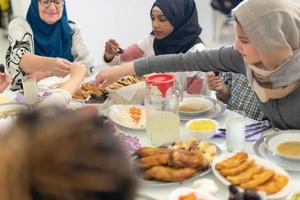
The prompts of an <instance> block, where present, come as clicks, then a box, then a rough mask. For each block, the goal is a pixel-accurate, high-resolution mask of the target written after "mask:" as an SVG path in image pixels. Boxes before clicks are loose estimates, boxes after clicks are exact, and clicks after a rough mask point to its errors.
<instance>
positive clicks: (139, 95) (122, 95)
mask: <svg viewBox="0 0 300 200" xmlns="http://www.w3.org/2000/svg"><path fill="white" fill-rule="evenodd" d="M108 91H109V96H110V97H111V99H112V100H113V102H114V103H115V104H140V103H142V102H144V99H145V94H146V83H145V81H141V82H139V83H136V84H133V85H129V86H126V87H121V88H119V89H114V90H111V89H108Z"/></svg>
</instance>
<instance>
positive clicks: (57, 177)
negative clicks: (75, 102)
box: [0, 107, 136, 200]
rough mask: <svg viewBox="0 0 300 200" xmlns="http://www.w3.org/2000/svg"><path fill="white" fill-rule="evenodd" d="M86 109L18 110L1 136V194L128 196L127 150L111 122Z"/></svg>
mask: <svg viewBox="0 0 300 200" xmlns="http://www.w3.org/2000/svg"><path fill="white" fill-rule="evenodd" d="M91 109H92V108H90V109H87V108H86V109H81V110H77V111H69V110H63V109H60V108H57V107H51V108H42V109H39V110H35V111H31V112H28V113H23V114H21V115H20V117H19V118H18V119H17V121H16V122H15V123H14V125H13V126H12V127H11V128H10V129H9V130H8V132H7V134H4V135H3V136H1V137H0V146H1V151H0V163H1V164H0V185H1V187H0V199H1V200H21V199H22V200H50V199H51V200H97V199H99V200H131V199H133V198H134V193H135V183H136V182H135V179H134V178H133V175H132V172H131V170H130V165H129V161H128V159H127V156H126V153H125V152H124V150H123V149H122V147H121V146H120V144H119V143H118V142H117V140H116V138H114V136H113V134H112V132H113V131H114V130H113V128H112V125H111V124H110V122H109V121H108V120H107V119H106V118H105V117H103V116H100V117H99V116H97V114H96V111H95V110H91ZM120 163H122V165H121V166H120Z"/></svg>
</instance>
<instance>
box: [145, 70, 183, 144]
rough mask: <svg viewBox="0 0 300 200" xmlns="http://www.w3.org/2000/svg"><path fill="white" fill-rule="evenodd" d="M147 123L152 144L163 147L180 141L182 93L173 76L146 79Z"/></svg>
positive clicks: (151, 76)
mask: <svg viewBox="0 0 300 200" xmlns="http://www.w3.org/2000/svg"><path fill="white" fill-rule="evenodd" d="M146 85H147V86H146V99H145V105H146V122H147V129H146V132H147V135H148V137H149V138H150V141H151V144H152V145H154V146H161V145H164V144H169V143H172V142H174V141H176V140H179V139H180V119H179V115H178V110H179V98H180V91H179V89H178V87H177V84H176V78H175V76H174V75H172V74H152V75H149V76H147V77H146Z"/></svg>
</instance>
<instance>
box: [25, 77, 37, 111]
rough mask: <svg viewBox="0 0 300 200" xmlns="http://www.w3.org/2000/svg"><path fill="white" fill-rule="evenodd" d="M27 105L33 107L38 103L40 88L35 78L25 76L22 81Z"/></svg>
mask: <svg viewBox="0 0 300 200" xmlns="http://www.w3.org/2000/svg"><path fill="white" fill-rule="evenodd" d="M22 84H23V91H24V98H25V103H26V104H28V105H30V106H33V105H34V104H36V103H37V102H38V100H39V99H38V87H37V84H36V79H35V77H33V76H24V78H23V80H22Z"/></svg>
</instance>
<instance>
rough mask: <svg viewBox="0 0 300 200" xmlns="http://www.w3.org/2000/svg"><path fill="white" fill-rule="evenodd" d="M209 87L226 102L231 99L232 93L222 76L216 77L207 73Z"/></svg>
mask: <svg viewBox="0 0 300 200" xmlns="http://www.w3.org/2000/svg"><path fill="white" fill-rule="evenodd" d="M207 85H208V87H209V89H211V90H214V91H216V92H217V97H218V98H219V99H220V100H222V101H223V102H226V101H227V100H228V99H229V96H230V91H229V89H228V87H227V86H226V85H225V84H224V79H223V78H222V77H220V76H216V75H215V74H214V73H213V72H208V73H207Z"/></svg>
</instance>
